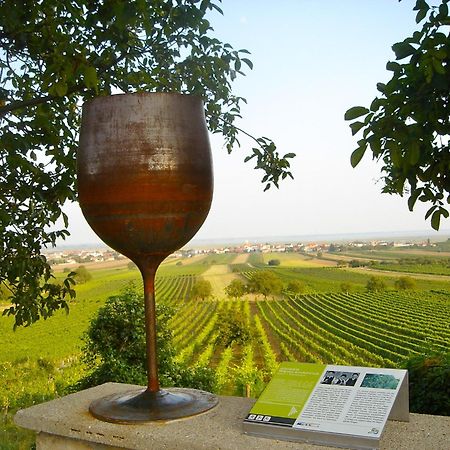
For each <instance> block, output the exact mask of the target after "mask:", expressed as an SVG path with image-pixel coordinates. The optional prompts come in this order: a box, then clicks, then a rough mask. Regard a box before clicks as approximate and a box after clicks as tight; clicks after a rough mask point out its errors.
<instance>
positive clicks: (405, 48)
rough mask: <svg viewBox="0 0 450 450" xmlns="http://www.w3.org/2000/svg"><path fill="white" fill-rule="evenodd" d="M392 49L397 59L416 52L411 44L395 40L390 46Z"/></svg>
mask: <svg viewBox="0 0 450 450" xmlns="http://www.w3.org/2000/svg"><path fill="white" fill-rule="evenodd" d="M392 50H393V51H394V53H395V57H396V58H397V59H403V58H406V57H407V56H411V55H412V54H414V53H415V52H416V49H415V48H414V47H413V46H412V45H411V44H408V43H406V42H397V43H396V44H394V45H393V46H392Z"/></svg>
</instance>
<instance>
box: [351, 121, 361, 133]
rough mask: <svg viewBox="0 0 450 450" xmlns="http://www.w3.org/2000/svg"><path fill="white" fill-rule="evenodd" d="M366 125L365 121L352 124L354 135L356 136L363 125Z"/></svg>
mask: <svg viewBox="0 0 450 450" xmlns="http://www.w3.org/2000/svg"><path fill="white" fill-rule="evenodd" d="M363 126H364V123H363V122H353V123H351V124H350V128H351V130H352V136H354V135H355V134H356V133H357V132H358V131H359V130H360V129H361V128H362V127H363Z"/></svg>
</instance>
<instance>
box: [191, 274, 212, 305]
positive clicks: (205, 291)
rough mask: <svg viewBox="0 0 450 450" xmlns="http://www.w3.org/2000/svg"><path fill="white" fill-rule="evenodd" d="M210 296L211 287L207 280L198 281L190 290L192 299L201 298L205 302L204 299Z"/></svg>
mask: <svg viewBox="0 0 450 450" xmlns="http://www.w3.org/2000/svg"><path fill="white" fill-rule="evenodd" d="M211 294H212V286H211V283H210V282H209V281H208V280H203V279H200V280H198V281H197V282H196V283H195V284H194V286H193V287H192V290H191V296H192V297H193V298H201V299H202V300H205V298H208V297H210V296H211Z"/></svg>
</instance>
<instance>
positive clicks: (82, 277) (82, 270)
mask: <svg viewBox="0 0 450 450" xmlns="http://www.w3.org/2000/svg"><path fill="white" fill-rule="evenodd" d="M73 279H74V280H75V281H76V282H77V283H86V282H87V281H89V280H92V274H91V273H90V272H89V271H88V270H87V269H86V266H78V268H77V269H76V270H75V275H74V276H73Z"/></svg>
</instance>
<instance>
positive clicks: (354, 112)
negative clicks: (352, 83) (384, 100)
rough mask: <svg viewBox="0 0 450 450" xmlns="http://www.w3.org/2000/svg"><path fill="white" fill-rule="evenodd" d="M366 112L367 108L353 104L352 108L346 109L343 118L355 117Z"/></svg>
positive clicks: (350, 118) (351, 118)
mask: <svg viewBox="0 0 450 450" xmlns="http://www.w3.org/2000/svg"><path fill="white" fill-rule="evenodd" d="M368 112H369V110H368V109H367V108H365V107H364V106H353V108H350V109H348V110H347V111H346V113H345V115H344V119H345V120H353V119H357V118H358V117H361V116H364V115H365V114H367V113H368Z"/></svg>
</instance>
